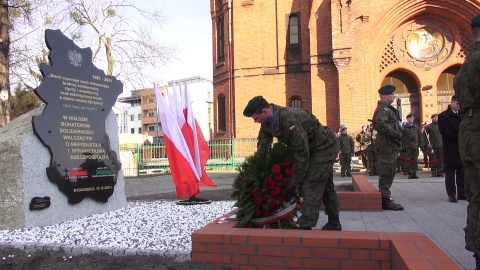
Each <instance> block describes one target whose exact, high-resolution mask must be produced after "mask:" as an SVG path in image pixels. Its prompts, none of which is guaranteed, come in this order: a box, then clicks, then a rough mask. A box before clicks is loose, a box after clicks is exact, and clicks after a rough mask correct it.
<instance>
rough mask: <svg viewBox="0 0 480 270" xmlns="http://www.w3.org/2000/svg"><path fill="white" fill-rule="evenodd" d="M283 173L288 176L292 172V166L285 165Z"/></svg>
mask: <svg viewBox="0 0 480 270" xmlns="http://www.w3.org/2000/svg"><path fill="white" fill-rule="evenodd" d="M285 174H286V175H288V176H290V175H292V174H293V169H292V167H285Z"/></svg>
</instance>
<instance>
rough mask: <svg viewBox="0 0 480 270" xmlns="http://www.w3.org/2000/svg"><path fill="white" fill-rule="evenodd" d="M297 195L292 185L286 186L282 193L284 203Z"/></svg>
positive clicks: (295, 188)
mask: <svg viewBox="0 0 480 270" xmlns="http://www.w3.org/2000/svg"><path fill="white" fill-rule="evenodd" d="M296 195H297V187H296V186H294V185H290V186H288V187H287V188H286V189H285V192H284V197H285V201H287V202H288V201H290V199H291V198H292V197H294V196H296Z"/></svg>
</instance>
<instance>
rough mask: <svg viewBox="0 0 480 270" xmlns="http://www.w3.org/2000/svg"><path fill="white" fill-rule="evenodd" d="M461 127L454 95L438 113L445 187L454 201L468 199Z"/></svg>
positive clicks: (449, 198)
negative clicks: (459, 135)
mask: <svg viewBox="0 0 480 270" xmlns="http://www.w3.org/2000/svg"><path fill="white" fill-rule="evenodd" d="M459 127H460V105H459V104H458V101H457V98H456V97H455V95H454V96H452V99H451V101H450V105H448V109H446V110H445V111H443V112H442V113H440V114H439V115H438V128H439V130H440V133H441V134H442V142H443V158H444V160H443V162H444V165H445V187H446V189H447V195H448V201H449V202H453V203H455V202H457V200H466V196H465V182H464V172H463V163H462V160H461V159H460V152H459V150H458V132H459ZM455 183H456V187H455Z"/></svg>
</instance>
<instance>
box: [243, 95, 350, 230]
mask: <svg viewBox="0 0 480 270" xmlns="http://www.w3.org/2000/svg"><path fill="white" fill-rule="evenodd" d="M243 115H244V116H246V117H251V118H252V119H253V121H255V123H259V124H261V126H260V131H259V133H258V137H257V140H258V145H259V147H261V146H262V145H263V144H271V143H272V141H273V137H276V138H277V139H278V140H279V141H282V142H284V143H285V144H286V145H288V146H289V148H290V149H291V150H292V152H293V156H294V163H293V166H292V168H293V175H292V182H291V184H290V185H289V186H288V187H287V188H286V189H285V200H287V201H288V200H289V199H290V198H291V197H293V196H294V194H295V193H296V191H297V190H300V194H301V196H302V197H303V203H302V215H301V216H300V217H299V218H298V220H297V221H296V225H297V226H298V227H299V228H300V229H303V230H311V229H312V227H315V226H316V224H317V221H318V218H319V211H320V206H321V202H323V203H324V205H325V214H327V216H328V222H327V223H326V224H325V225H324V226H323V227H322V230H336V231H341V230H342V225H341V224H340V219H339V211H338V198H337V193H336V191H335V188H334V184H333V163H334V161H335V158H336V157H337V155H338V151H339V145H338V139H337V137H336V136H335V133H334V132H333V131H332V130H331V129H330V128H328V127H326V126H323V125H322V124H320V122H319V121H318V119H317V117H315V116H314V115H313V114H312V113H310V112H308V111H307V110H302V109H297V108H291V107H283V106H279V105H276V104H273V103H272V104H270V103H268V102H267V100H266V99H264V98H263V97H262V96H256V97H254V98H252V99H251V100H250V101H249V102H248V104H247V106H246V107H245V109H244V111H243Z"/></svg>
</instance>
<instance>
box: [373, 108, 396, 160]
mask: <svg viewBox="0 0 480 270" xmlns="http://www.w3.org/2000/svg"><path fill="white" fill-rule="evenodd" d="M372 120H373V128H374V129H375V130H376V131H377V138H376V139H375V149H374V150H375V153H377V154H381V153H386V154H389V153H398V151H399V150H400V146H401V143H400V142H401V139H402V126H401V125H400V122H401V120H400V116H399V114H398V111H397V109H395V108H394V107H393V106H391V105H388V104H386V103H385V102H382V101H378V105H377V109H375V113H374V114H373V118H372Z"/></svg>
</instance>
